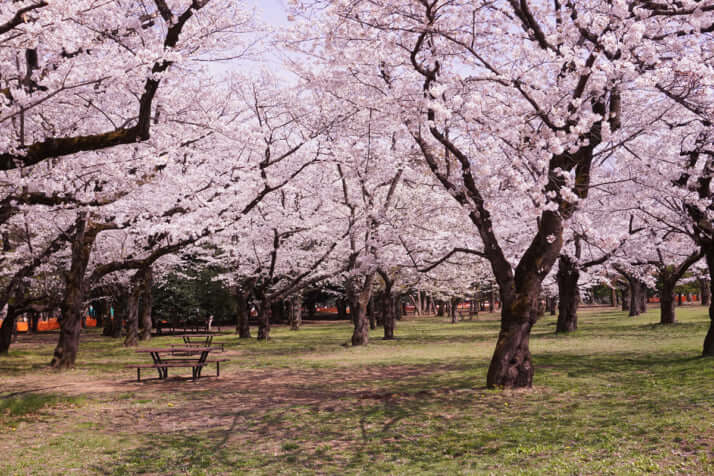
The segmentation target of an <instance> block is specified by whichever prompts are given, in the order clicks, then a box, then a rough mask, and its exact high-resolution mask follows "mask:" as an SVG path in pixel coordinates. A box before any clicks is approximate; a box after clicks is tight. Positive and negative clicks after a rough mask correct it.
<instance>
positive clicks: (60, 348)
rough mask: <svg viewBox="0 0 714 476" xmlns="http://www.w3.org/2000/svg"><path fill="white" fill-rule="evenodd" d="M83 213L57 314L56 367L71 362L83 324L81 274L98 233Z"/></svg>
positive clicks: (65, 367)
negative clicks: (58, 315) (58, 314)
mask: <svg viewBox="0 0 714 476" xmlns="http://www.w3.org/2000/svg"><path fill="white" fill-rule="evenodd" d="M88 220H89V219H88V217H87V215H86V214H81V215H80V216H79V218H77V231H76V233H75V235H74V237H73V239H72V261H71V264H70V269H69V272H68V273H67V274H66V280H65V290H64V297H63V299H62V304H61V306H60V308H61V313H62V314H61V316H60V336H59V341H58V342H57V347H55V351H54V356H53V358H52V362H50V365H51V366H52V367H54V368H56V369H68V368H71V367H73V366H74V363H75V361H76V359H77V352H78V350H79V333H80V330H81V328H82V314H83V313H82V305H83V303H84V274H85V272H86V270H87V264H88V263H89V256H90V253H91V250H92V246H93V245H94V240H95V239H96V237H97V233H96V231H93V230H90V229H89V228H90V226H89V223H88Z"/></svg>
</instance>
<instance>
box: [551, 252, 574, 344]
mask: <svg viewBox="0 0 714 476" xmlns="http://www.w3.org/2000/svg"><path fill="white" fill-rule="evenodd" d="M579 278H580V270H579V269H578V266H577V263H576V262H575V261H574V260H573V259H571V258H570V257H569V256H567V255H561V256H560V260H559V261H558V274H557V275H556V279H557V281H558V302H559V304H558V322H557V324H556V328H555V332H556V333H567V332H573V331H575V330H577V329H578V301H579V297H580V295H579V292H578V279H579Z"/></svg>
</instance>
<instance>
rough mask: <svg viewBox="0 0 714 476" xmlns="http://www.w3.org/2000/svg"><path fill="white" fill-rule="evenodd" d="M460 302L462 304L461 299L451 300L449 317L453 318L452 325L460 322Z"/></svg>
mask: <svg viewBox="0 0 714 476" xmlns="http://www.w3.org/2000/svg"><path fill="white" fill-rule="evenodd" d="M459 302H461V299H459V298H451V303H450V305H449V315H450V317H451V323H452V324H456V322H457V321H458V320H459V316H458V315H457V314H456V313H457V312H458V309H459Z"/></svg>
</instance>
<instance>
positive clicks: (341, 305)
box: [335, 298, 347, 320]
mask: <svg viewBox="0 0 714 476" xmlns="http://www.w3.org/2000/svg"><path fill="white" fill-rule="evenodd" d="M335 306H337V318H338V319H340V320H347V302H345V298H337V300H336V301H335Z"/></svg>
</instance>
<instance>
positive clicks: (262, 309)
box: [258, 297, 273, 340]
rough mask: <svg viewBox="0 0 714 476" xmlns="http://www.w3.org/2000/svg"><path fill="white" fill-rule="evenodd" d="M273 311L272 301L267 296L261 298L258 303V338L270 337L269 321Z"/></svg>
mask: <svg viewBox="0 0 714 476" xmlns="http://www.w3.org/2000/svg"><path fill="white" fill-rule="evenodd" d="M272 313H273V303H272V301H271V300H270V299H269V298H267V297H266V298H263V299H262V300H261V301H260V303H259V305H258V340H268V339H270V321H271V317H272Z"/></svg>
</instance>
